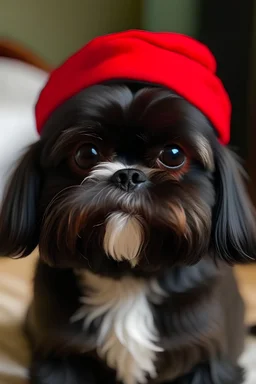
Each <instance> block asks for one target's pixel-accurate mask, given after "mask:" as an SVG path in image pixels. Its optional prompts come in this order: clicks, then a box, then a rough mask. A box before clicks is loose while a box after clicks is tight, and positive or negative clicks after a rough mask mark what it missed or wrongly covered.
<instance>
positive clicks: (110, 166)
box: [85, 161, 134, 181]
mask: <svg viewBox="0 0 256 384" xmlns="http://www.w3.org/2000/svg"><path fill="white" fill-rule="evenodd" d="M128 168H134V167H133V166H131V165H130V166H128V165H125V164H123V163H121V162H119V161H116V162H108V161H106V162H102V163H99V164H98V165H96V166H95V167H94V168H93V170H92V171H91V173H90V175H89V176H88V177H87V178H86V179H85V181H86V180H93V181H99V180H100V181H104V180H108V179H109V178H110V177H111V176H112V175H114V174H115V173H116V172H118V171H120V170H122V169H128Z"/></svg>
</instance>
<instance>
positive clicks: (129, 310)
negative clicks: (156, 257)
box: [73, 272, 164, 384]
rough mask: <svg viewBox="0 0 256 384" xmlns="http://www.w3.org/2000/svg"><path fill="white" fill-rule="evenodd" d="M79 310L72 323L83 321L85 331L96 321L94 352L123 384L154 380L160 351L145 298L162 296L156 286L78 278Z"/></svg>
mask: <svg viewBox="0 0 256 384" xmlns="http://www.w3.org/2000/svg"><path fill="white" fill-rule="evenodd" d="M78 278H79V280H80V283H81V284H82V287H83V294H84V296H83V297H81V302H82V306H81V308H80V309H79V311H78V312H77V313H76V314H75V315H74V317H73V320H81V319H83V324H84V330H85V331H86V330H87V331H88V330H89V328H90V326H91V325H92V324H95V323H96V321H97V320H98V322H97V324H99V325H98V326H97V329H96V337H95V349H96V351H97V353H98V355H99V356H100V357H101V358H102V359H104V360H105V361H106V363H107V365H108V366H109V367H111V368H113V369H115V370H116V373H117V378H118V379H119V380H122V381H123V382H124V383H125V384H136V383H146V382H147V378H148V377H151V378H154V377H155V376H156V367H155V362H156V357H157V353H158V352H162V348H161V347H159V345H158V341H159V338H158V333H157V330H156V328H155V325H154V319H153V314H152V311H151V308H150V305H149V302H148V297H149V296H150V298H153V300H154V301H160V300H161V299H162V297H163V296H164V293H163V292H162V291H161V289H160V288H159V286H158V285H157V283H156V282H154V281H150V282H145V281H144V280H138V279H132V278H123V279H121V280H112V279H109V278H102V277H99V276H96V275H94V274H92V273H90V272H83V273H79V274H78Z"/></svg>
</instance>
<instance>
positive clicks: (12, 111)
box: [0, 57, 48, 199]
mask: <svg viewBox="0 0 256 384" xmlns="http://www.w3.org/2000/svg"><path fill="white" fill-rule="evenodd" d="M47 77H48V74H47V73H46V72H44V71H42V70H40V69H37V68H35V67H33V66H31V65H29V64H26V63H23V62H20V61H18V60H14V59H9V58H4V57H0V199H1V198H2V194H3V189H4V186H5V184H6V180H7V177H8V175H9V173H10V170H11V169H12V166H13V164H14V162H15V161H16V160H17V159H18V158H19V157H20V155H21V154H22V152H23V151H24V150H25V148H26V147H27V146H29V145H30V144H32V143H33V142H34V141H36V140H37V138H38V134H37V132H36V128H35V117H34V105H35V103H36V100H37V97H38V95H39V93H40V90H41V89H42V88H43V86H44V84H45V82H46V80H47Z"/></svg>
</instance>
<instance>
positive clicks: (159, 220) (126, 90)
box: [0, 85, 256, 275]
mask: <svg viewBox="0 0 256 384" xmlns="http://www.w3.org/2000/svg"><path fill="white" fill-rule="evenodd" d="M0 220H1V221H0V251H1V253H3V254H8V255H18V254H19V255H27V254H29V253H30V252H31V251H32V250H33V248H34V247H35V246H36V245H37V244H38V243H39V248H40V255H41V258H42V259H43V260H44V261H45V262H47V263H49V264H50V265H54V266H55V265H56V266H58V267H63V268H66V267H71V268H90V269H92V270H93V271H94V272H96V273H102V274H113V275H114V274H120V273H128V272H129V273H130V271H133V273H138V274H144V273H156V272H158V271H161V270H163V269H164V268H167V267H171V266H174V265H189V264H193V263H196V262H197V261H199V260H200V259H201V258H202V257H205V256H206V255H212V257H214V256H218V257H221V258H222V259H225V260H227V261H228V262H235V261H249V259H253V258H255V233H256V232H255V222H254V213H253V209H252V206H251V204H250V202H249V200H248V197H247V196H246V193H245V191H244V187H243V185H242V181H241V178H240V175H239V166H238V164H237V162H236V160H235V159H234V157H233V155H232V154H231V153H230V151H229V150H228V149H227V148H224V147H223V146H222V145H221V144H219V142H218V139H217V136H216V133H215V132H214V130H213V128H212V126H211V124H210V123H209V121H208V120H207V119H206V118H205V116H204V115H203V114H202V113H201V112H200V111H199V110H197V109H196V108H195V107H193V106H192V105H190V104H189V103H188V102H187V101H185V100H184V99H183V98H181V97H179V96H177V95H176V94H174V93H172V92H170V91H168V90H164V89H161V88H145V87H144V88H143V87H142V88H141V89H137V90H135V89H133V87H128V86H125V85H99V86H94V87H92V88H90V89H87V90H84V91H82V92H80V93H79V94H78V95H76V96H75V97H73V98H72V99H70V100H68V101H67V102H66V103H65V104H64V105H62V106H61V107H59V108H58V109H57V110H56V111H55V112H54V113H53V114H52V116H51V117H50V119H49V120H48V122H47V123H46V125H45V127H44V130H43V134H42V137H41V140H40V141H39V142H38V143H36V144H35V145H33V146H32V147H31V148H30V149H29V151H28V152H27V154H26V155H25V156H24V158H23V159H22V160H21V163H20V164H19V166H18V168H17V170H16V172H15V174H14V176H13V179H12V181H11V184H10V186H9V189H8V190H7V194H6V198H5V201H4V203H3V208H2V214H1V218H0Z"/></svg>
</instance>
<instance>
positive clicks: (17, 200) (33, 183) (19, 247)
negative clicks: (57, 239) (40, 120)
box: [0, 142, 40, 257]
mask: <svg viewBox="0 0 256 384" xmlns="http://www.w3.org/2000/svg"><path fill="white" fill-rule="evenodd" d="M39 152H40V142H37V143H35V144H33V145H32V146H31V147H30V148H29V150H28V151H27V152H26V153H25V155H24V156H23V157H22V158H21V160H20V161H19V163H18V165H17V167H16V169H15V170H14V172H13V174H12V176H11V178H10V182H9V183H8V185H7V187H6V190H5V194H4V197H3V202H2V206H1V211H0V255H2V256H12V257H24V256H27V255H29V254H30V253H31V252H32V251H33V250H34V249H35V247H36V246H37V243H38V233H39V223H38V198H39V191H40V167H39Z"/></svg>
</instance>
